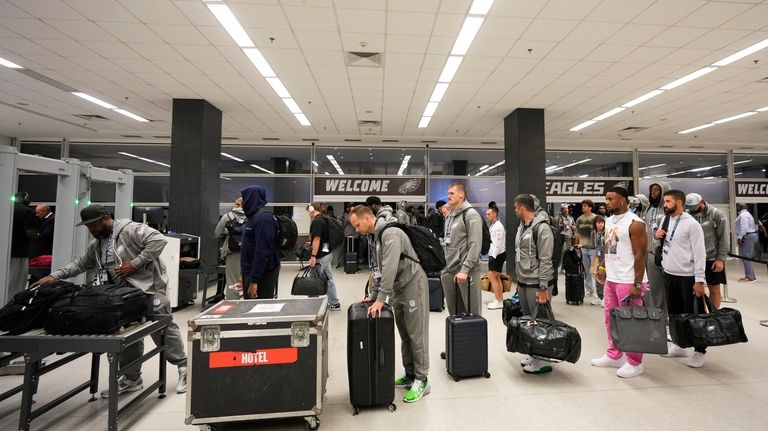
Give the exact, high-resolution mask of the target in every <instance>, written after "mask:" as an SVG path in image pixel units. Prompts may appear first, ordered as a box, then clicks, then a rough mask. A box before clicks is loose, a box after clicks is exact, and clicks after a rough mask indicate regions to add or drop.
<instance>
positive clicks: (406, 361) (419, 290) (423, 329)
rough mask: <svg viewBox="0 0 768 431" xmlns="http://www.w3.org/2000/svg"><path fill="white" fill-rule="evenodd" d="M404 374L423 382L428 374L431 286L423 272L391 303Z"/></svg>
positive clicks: (397, 294)
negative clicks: (398, 335)
mask: <svg viewBox="0 0 768 431" xmlns="http://www.w3.org/2000/svg"><path fill="white" fill-rule="evenodd" d="M392 308H393V310H394V313H395V324H396V325H397V332H398V333H399V334H400V340H401V343H400V351H401V353H402V356H403V367H405V375H406V376H409V377H412V378H416V379H418V380H421V381H425V380H427V374H429V287H428V285H427V276H426V275H425V274H424V273H420V274H419V275H418V276H417V277H416V278H415V279H414V280H413V281H412V282H411V283H410V284H409V286H408V287H406V288H405V289H403V290H402V291H400V292H397V293H395V297H394V299H393V300H392Z"/></svg>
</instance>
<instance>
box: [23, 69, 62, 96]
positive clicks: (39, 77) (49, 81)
mask: <svg viewBox="0 0 768 431" xmlns="http://www.w3.org/2000/svg"><path fill="white" fill-rule="evenodd" d="M17 72H19V73H23V74H25V75H27V76H29V77H30V78H32V79H37V80H38V81H40V82H44V83H46V84H48V85H51V86H54V87H56V88H58V89H60V90H64V91H66V92H67V93H72V92H75V91H77V90H75V89H74V88H72V87H70V86H69V85H66V84H64V83H62V82H59V81H57V80H55V79H52V78H49V77H47V76H45V75H41V74H39V73H37V72H35V71H33V70H29V69H19V70H17Z"/></svg>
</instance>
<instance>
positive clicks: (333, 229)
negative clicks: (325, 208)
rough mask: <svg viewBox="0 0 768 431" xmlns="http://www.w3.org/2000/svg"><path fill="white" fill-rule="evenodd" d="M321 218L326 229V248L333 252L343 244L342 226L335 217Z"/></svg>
mask: <svg viewBox="0 0 768 431" xmlns="http://www.w3.org/2000/svg"><path fill="white" fill-rule="evenodd" d="M323 218H325V225H326V227H327V229H328V247H329V248H330V249H331V250H335V249H337V248H339V247H341V245H342V244H344V226H342V225H341V221H339V219H337V218H335V217H329V216H327V215H324V216H323Z"/></svg>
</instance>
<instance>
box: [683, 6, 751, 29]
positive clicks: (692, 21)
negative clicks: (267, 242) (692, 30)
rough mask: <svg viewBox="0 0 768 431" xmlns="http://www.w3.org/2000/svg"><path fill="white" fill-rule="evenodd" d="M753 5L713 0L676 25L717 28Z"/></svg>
mask: <svg viewBox="0 0 768 431" xmlns="http://www.w3.org/2000/svg"><path fill="white" fill-rule="evenodd" d="M751 7H752V6H751V5H749V4H740V3H731V2H716V1H712V2H709V3H707V4H705V5H704V6H702V7H701V8H699V9H698V10H696V11H695V12H693V13H692V14H690V15H688V16H686V17H685V18H683V19H682V20H680V21H679V22H677V23H676V25H682V26H690V27H707V28H715V27H717V26H719V25H721V24H724V23H726V22H728V21H730V20H731V19H733V18H735V17H737V16H738V15H740V14H741V13H743V12H744V11H746V10H747V9H749V8H751Z"/></svg>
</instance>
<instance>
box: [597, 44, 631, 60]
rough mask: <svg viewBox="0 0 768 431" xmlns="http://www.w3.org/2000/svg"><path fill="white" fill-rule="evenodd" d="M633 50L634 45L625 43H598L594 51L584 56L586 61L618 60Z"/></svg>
mask: <svg viewBox="0 0 768 431" xmlns="http://www.w3.org/2000/svg"><path fill="white" fill-rule="evenodd" d="M634 50H635V47H634V46H627V45H600V46H598V47H597V48H595V50H594V51H592V52H590V53H589V54H587V56H586V57H584V59H585V60H588V61H598V62H602V61H610V62H614V61H619V60H621V59H622V58H624V57H625V56H627V55H628V54H629V53H631V52H632V51H634Z"/></svg>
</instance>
